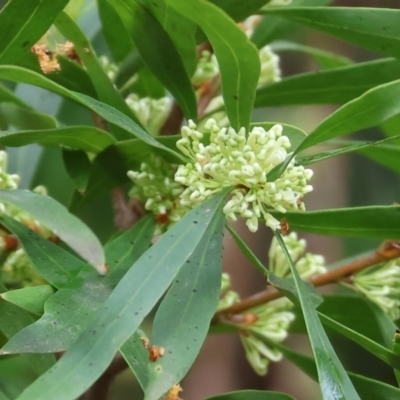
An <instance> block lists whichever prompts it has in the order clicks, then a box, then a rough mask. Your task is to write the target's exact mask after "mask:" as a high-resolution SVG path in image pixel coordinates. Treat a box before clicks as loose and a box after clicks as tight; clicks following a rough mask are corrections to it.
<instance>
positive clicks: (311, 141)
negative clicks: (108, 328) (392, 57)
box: [297, 80, 400, 151]
mask: <svg viewBox="0 0 400 400" xmlns="http://www.w3.org/2000/svg"><path fill="white" fill-rule="evenodd" d="M399 98H400V80H397V81H394V82H390V83H386V84H384V85H380V86H377V87H375V88H373V89H371V90H369V91H368V92H366V93H364V94H363V95H362V96H360V97H358V98H356V99H354V100H352V101H350V102H349V103H347V104H345V105H344V106H342V107H340V108H339V109H338V110H337V111H335V112H334V113H333V114H331V115H330V116H329V117H328V118H326V119H325V120H324V121H322V123H321V124H320V125H318V127H317V128H316V129H315V130H314V131H313V132H311V133H310V134H309V135H308V136H307V138H306V139H305V140H304V142H303V143H302V144H301V145H300V146H299V147H298V149H297V151H301V150H303V149H306V148H307V147H310V146H313V145H315V144H317V143H321V142H324V141H326V140H328V139H332V138H334V137H337V136H341V135H346V134H348V133H353V132H357V131H359V130H361V129H365V128H370V127H372V126H377V125H379V124H380V123H382V122H383V121H385V120H387V119H389V118H390V117H393V116H394V115H396V114H399V113H400V101H396V99H399Z"/></svg>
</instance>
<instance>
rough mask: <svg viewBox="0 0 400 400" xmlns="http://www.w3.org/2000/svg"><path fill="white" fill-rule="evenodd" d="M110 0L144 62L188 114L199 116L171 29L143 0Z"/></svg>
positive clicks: (192, 91) (195, 117) (190, 116)
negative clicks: (152, 13) (165, 26)
mask: <svg viewBox="0 0 400 400" xmlns="http://www.w3.org/2000/svg"><path fill="white" fill-rule="evenodd" d="M109 3H110V4H112V6H113V7H114V8H115V9H116V11H117V12H118V14H119V16H120V18H121V19H122V21H123V23H124V25H125V28H126V30H127V31H128V33H129V34H131V35H132V38H133V41H134V42H135V45H136V48H137V50H138V51H139V53H140V56H141V57H142V59H143V62H144V63H145V64H146V66H147V67H148V68H149V69H150V71H151V72H153V74H154V75H155V76H156V77H157V78H158V79H159V80H160V81H161V82H162V83H163V84H164V85H165V87H166V88H167V89H168V90H169V91H170V92H171V94H172V95H173V96H174V98H175V100H176V102H177V103H178V104H179V106H180V107H181V109H182V111H183V113H184V115H185V116H186V118H188V119H189V118H191V119H194V120H196V119H197V103H196V97H195V93H194V90H193V86H192V84H191V82H190V77H189V76H188V74H187V72H186V70H185V67H184V64H183V62H182V60H181V58H180V56H179V53H178V51H177V49H176V48H175V46H174V44H173V42H172V40H171V39H170V38H169V36H168V34H167V32H165V30H164V29H163V27H162V26H161V25H160V24H159V23H158V21H157V20H156V19H155V18H154V17H153V16H152V15H151V13H150V12H149V10H148V9H147V8H146V7H145V6H144V5H143V4H142V3H141V2H140V1H139V0H109ZM160 59H161V60H163V62H162V63H161V62H160Z"/></svg>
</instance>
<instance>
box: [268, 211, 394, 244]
mask: <svg viewBox="0 0 400 400" xmlns="http://www.w3.org/2000/svg"><path fill="white" fill-rule="evenodd" d="M271 214H273V215H274V216H275V217H276V218H278V219H279V218H286V219H287V221H288V223H289V225H290V228H291V229H292V230H295V231H302V232H310V233H316V234H319V235H332V236H343V237H370V238H377V239H388V238H390V239H400V227H399V223H400V206H370V207H353V208H338V209H332V210H323V211H309V212H304V213H295V212H288V213H285V214H281V213H277V212H275V211H271Z"/></svg>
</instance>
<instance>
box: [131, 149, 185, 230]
mask: <svg viewBox="0 0 400 400" xmlns="http://www.w3.org/2000/svg"><path fill="white" fill-rule="evenodd" d="M175 171H176V166H174V165H171V164H170V163H168V162H166V161H165V160H164V159H163V158H161V157H159V156H156V155H154V154H152V155H151V156H150V158H149V161H148V162H143V163H142V164H141V166H140V170H139V171H128V177H129V178H130V179H131V180H132V182H133V183H134V184H135V185H134V186H133V188H132V189H131V190H130V192H129V196H130V197H131V198H133V199H136V200H139V201H140V202H141V203H142V204H143V205H144V208H145V209H146V210H148V211H151V212H152V213H153V214H154V215H156V216H166V217H167V218H166V221H165V223H166V222H175V221H177V220H179V219H180V217H181V216H182V215H183V214H184V213H185V212H186V209H185V208H184V207H181V206H180V204H179V195H180V194H181V193H182V191H183V187H182V185H181V184H179V183H177V182H175V181H174V173H175Z"/></svg>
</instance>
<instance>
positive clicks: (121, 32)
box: [97, 0, 135, 63]
mask: <svg viewBox="0 0 400 400" xmlns="http://www.w3.org/2000/svg"><path fill="white" fill-rule="evenodd" d="M97 7H98V10H99V15H100V19H101V26H102V32H103V34H104V36H105V38H106V41H107V44H108V48H109V50H110V52H111V54H112V55H113V58H114V60H115V62H117V63H120V62H122V61H124V60H125V58H126V57H127V56H128V54H129V53H130V52H131V51H132V50H133V49H134V47H135V46H134V44H133V42H132V39H131V38H130V36H129V34H128V32H127V30H126V29H125V27H124V25H123V23H122V20H121V18H120V17H119V15H118V13H117V12H116V11H115V9H114V7H112V6H111V5H110V3H109V2H108V1H107V0H97Z"/></svg>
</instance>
